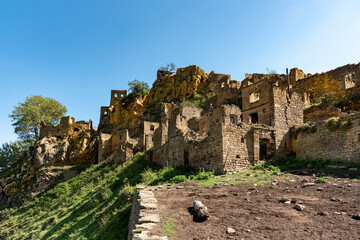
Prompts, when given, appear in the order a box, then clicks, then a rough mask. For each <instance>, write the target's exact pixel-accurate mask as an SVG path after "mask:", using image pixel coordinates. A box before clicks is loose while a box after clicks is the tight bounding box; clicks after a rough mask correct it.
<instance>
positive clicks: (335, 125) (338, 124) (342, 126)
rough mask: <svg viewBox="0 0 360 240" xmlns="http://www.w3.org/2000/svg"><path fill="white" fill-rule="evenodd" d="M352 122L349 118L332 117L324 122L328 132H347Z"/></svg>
mask: <svg viewBox="0 0 360 240" xmlns="http://www.w3.org/2000/svg"><path fill="white" fill-rule="evenodd" d="M351 126H352V122H351V118H336V117H332V118H329V119H328V120H327V121H326V127H327V129H329V131H330V132H334V131H337V130H347V129H349V128H351Z"/></svg>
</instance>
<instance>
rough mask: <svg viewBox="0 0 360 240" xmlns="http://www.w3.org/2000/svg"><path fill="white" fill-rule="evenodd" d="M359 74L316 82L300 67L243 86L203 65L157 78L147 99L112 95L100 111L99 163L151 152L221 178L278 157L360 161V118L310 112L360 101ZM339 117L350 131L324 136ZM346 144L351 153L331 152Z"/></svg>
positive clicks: (347, 72) (350, 71) (345, 71)
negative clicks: (306, 127) (327, 102)
mask: <svg viewBox="0 0 360 240" xmlns="http://www.w3.org/2000/svg"><path fill="white" fill-rule="evenodd" d="M359 71H360V65H359V64H357V65H346V66H343V67H340V68H337V69H335V70H332V71H329V72H326V73H321V74H315V75H311V74H305V73H303V71H301V70H299V69H296V68H294V69H291V70H290V72H289V73H288V74H246V78H245V79H244V80H243V81H242V82H239V81H235V80H231V77H230V75H225V74H216V73H214V72H211V73H210V74H207V73H205V72H204V71H203V70H201V69H200V68H199V67H197V66H189V67H186V68H179V69H178V70H177V72H176V74H172V73H163V72H161V71H158V73H157V79H156V81H155V83H154V85H153V87H152V89H151V90H150V91H149V94H148V95H147V96H136V97H132V98H131V99H130V100H129V96H130V95H128V94H127V92H126V91H114V90H113V91H111V101H110V106H109V107H102V108H101V118H100V126H99V130H100V131H102V132H103V133H101V135H100V144H99V160H102V159H104V158H106V157H108V156H110V155H111V154H115V155H117V156H118V159H119V161H120V162H121V161H125V160H126V159H127V158H128V157H130V156H132V154H133V153H134V152H135V151H147V159H148V160H150V161H155V162H158V163H161V164H177V165H179V164H185V165H190V166H193V167H196V168H204V169H206V170H216V171H218V172H224V171H238V170H239V169H242V168H245V167H248V166H250V165H253V164H255V163H257V162H258V161H259V160H261V159H273V158H274V157H276V156H279V155H295V156H297V157H301V158H305V157H311V158H318V157H320V158H327V157H331V158H342V159H346V160H355V161H359V160H360V155H359V147H360V145H359V144H360V143H359V140H360V135H359V134H360V133H359V131H358V125H357V124H356V122H357V121H358V120H357V115H353V114H351V115H349V113H346V112H343V111H341V110H340V109H338V108H334V107H333V106H332V107H331V106H330V107H325V108H319V109H316V111H313V112H309V111H308V112H306V108H307V107H309V106H313V105H314V104H315V103H317V102H318V101H321V99H322V98H324V97H325V98H331V99H337V100H341V99H346V98H349V97H351V96H354V94H355V95H356V93H357V92H358V90H359V84H358V83H357V81H356V76H359V74H360V73H359ZM199 96H200V97H199ZM197 98H198V99H197ZM199 98H200V99H201V101H200V102H201V104H200V105H199V104H197V103H198V102H199ZM353 104H355V103H353ZM191 105H192V106H191ZM315 105H316V104H315ZM355 105H356V104H355ZM353 108H354V109H355V112H356V111H357V110H358V109H356V108H357V106H353ZM304 109H305V111H304ZM359 109H360V108H359ZM304 113H305V114H304ZM333 116H335V117H343V118H344V117H347V119H350V120H351V121H352V124H351V126H350V127H349V128H348V129H341V130H340V129H339V131H329V130H326V127H325V129H323V128H324V125H326V119H328V118H330V117H333ZM304 119H306V121H310V122H312V121H317V122H318V121H322V122H318V123H316V124H315V123H313V124H312V125H314V126H315V125H318V126H319V131H312V132H306V131H303V132H301V131H299V130H298V129H299V126H300V127H301V126H302V124H303V123H304ZM341 119H342V118H341ZM341 119H340V120H339V121H342V120H341ZM313 129H315V127H313ZM320 129H321V131H320ZM324 135H325V136H326V138H327V139H328V140H326V141H325V140H324ZM330 139H331V141H332V143H331V144H329V143H328V142H329V141H330ZM340 139H341V140H340ZM338 141H341V144H340V145H339V144H338ZM310 142H312V143H311V144H310V145H311V146H309V144H308V143H310ZM345 145H346V147H344V148H343V149H347V150H346V151H345V153H343V149H338V148H334V147H330V146H345ZM304 148H306V149H307V150H306V149H304ZM319 149H321V151H323V152H326V154H321V153H319V152H318V150H319Z"/></svg>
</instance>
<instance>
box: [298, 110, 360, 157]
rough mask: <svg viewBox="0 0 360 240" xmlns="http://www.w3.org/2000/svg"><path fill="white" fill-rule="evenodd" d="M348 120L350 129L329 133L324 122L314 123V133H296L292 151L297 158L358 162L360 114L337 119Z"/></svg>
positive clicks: (359, 151) (359, 152) (359, 153)
mask: <svg viewBox="0 0 360 240" xmlns="http://www.w3.org/2000/svg"><path fill="white" fill-rule="evenodd" d="M346 119H350V120H351V127H349V128H347V129H346V128H345V129H338V130H337V131H330V130H329V129H328V127H327V122H326V121H320V122H317V123H316V129H317V131H316V132H315V133H301V132H300V133H298V134H297V138H296V139H295V138H294V139H293V141H294V150H295V151H296V157H298V158H302V159H304V158H313V159H343V160H348V161H360V113H357V114H354V115H349V116H345V117H341V118H339V120H340V121H342V120H346Z"/></svg>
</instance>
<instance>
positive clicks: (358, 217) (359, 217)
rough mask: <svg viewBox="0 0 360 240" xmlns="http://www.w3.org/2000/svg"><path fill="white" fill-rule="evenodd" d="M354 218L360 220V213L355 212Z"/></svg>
mask: <svg viewBox="0 0 360 240" xmlns="http://www.w3.org/2000/svg"><path fill="white" fill-rule="evenodd" d="M352 218H353V219H355V220H360V214H359V213H357V214H354V215H352Z"/></svg>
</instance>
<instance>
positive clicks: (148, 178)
mask: <svg viewBox="0 0 360 240" xmlns="http://www.w3.org/2000/svg"><path fill="white" fill-rule="evenodd" d="M141 177H142V182H143V183H144V184H147V185H149V184H151V183H152V182H154V181H155V179H156V178H157V177H158V176H157V174H156V173H155V172H153V171H152V170H151V169H146V170H145V172H143V173H141Z"/></svg>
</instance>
